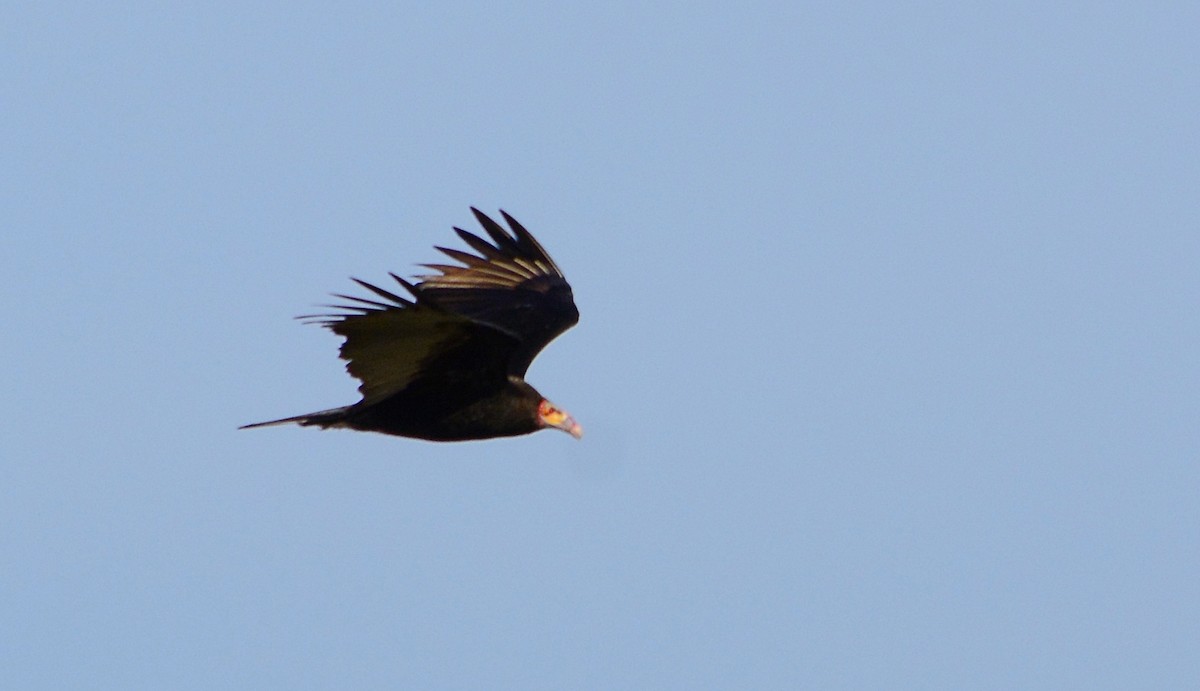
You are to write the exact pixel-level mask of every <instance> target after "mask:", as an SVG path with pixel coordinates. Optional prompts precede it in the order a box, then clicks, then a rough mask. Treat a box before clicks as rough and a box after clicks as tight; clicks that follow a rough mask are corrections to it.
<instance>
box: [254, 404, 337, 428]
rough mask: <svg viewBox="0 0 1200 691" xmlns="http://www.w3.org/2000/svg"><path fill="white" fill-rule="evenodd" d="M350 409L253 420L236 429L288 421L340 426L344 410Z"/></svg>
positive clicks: (324, 426)
mask: <svg viewBox="0 0 1200 691" xmlns="http://www.w3.org/2000/svg"><path fill="white" fill-rule="evenodd" d="M347 410H350V406H345V407H342V408H330V409H329V410H321V411H318V412H315V413H308V414H307V415H297V416H295V417H285V418H282V419H279V420H268V421H266V422H255V423H253V424H250V425H242V426H241V427H238V429H253V428H255V427H270V426H271V425H286V424H288V423H289V422H294V423H296V424H298V425H301V426H303V427H308V426H309V425H319V426H320V427H321V429H327V428H329V427H342V426H344V424H345V420H346V411H347Z"/></svg>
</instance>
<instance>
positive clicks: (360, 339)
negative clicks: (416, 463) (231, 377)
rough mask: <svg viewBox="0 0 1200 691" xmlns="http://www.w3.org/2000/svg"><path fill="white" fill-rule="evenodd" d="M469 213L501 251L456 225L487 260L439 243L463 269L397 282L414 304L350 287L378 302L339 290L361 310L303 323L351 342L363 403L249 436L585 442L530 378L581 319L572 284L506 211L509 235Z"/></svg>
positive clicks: (345, 308)
mask: <svg viewBox="0 0 1200 691" xmlns="http://www.w3.org/2000/svg"><path fill="white" fill-rule="evenodd" d="M471 211H472V212H473V213H474V214H475V217H476V218H477V219H478V220H479V222H480V224H481V225H482V226H483V228H484V230H485V231H487V233H488V235H489V236H490V237H491V239H492V243H489V242H487V241H485V240H483V239H482V238H480V237H478V236H476V235H473V234H471V233H469V232H467V231H465V230H462V229H460V228H455V231H456V232H457V233H458V235H459V236H460V237H461V238H462V239H463V240H464V241H465V242H466V243H467V244H468V245H470V246H471V248H472V249H474V250H475V251H476V252H478V253H479V254H478V255H473V254H469V253H467V252H462V251H459V250H453V249H447V248H442V247H439V248H438V249H439V250H440V251H441V252H443V253H444V254H446V255H447V256H449V257H450V258H452V259H455V260H457V261H458V262H460V263H461V266H458V265H445V264H426V265H425V266H426V267H428V268H431V269H434V270H436V271H438V272H439V273H438V274H436V275H428V276H421V277H419V279H420V280H419V282H418V283H416V284H413V283H410V282H408V281H406V280H404V279H402V278H400V277H399V276H396V275H395V274H391V276H392V278H394V279H395V280H396V282H397V283H399V285H400V286H401V287H402V288H404V290H405V291H407V292H408V293H409V295H411V298H409V297H401V296H400V295H397V294H396V293H393V292H391V291H388V290H385V289H383V288H380V287H377V286H375V285H372V284H370V283H367V282H365V281H360V280H358V279H353V280H354V281H355V282H357V283H358V284H359V285H360V286H362V287H363V288H366V289H367V290H369V291H370V292H371V293H372V294H373V297H372V298H370V299H368V298H361V297H352V296H349V295H340V294H339V295H336V297H339V298H341V299H343V300H348V301H350V302H352V303H353V304H340V305H330V307H332V308H334V309H336V310H339V311H338V312H334V313H330V314H319V315H309V316H306V317H302V319H307V320H309V321H310V322H314V323H318V324H321V325H322V326H325V327H326V328H328V329H330V330H331V331H333V332H334V333H336V334H338V335H340V336H342V337H343V338H344V339H345V340H344V341H343V343H342V347H341V351H340V354H341V357H342V359H344V360H346V363H347V364H346V369H347V371H349V373H350V374H351V375H353V376H354V377H356V378H358V379H359V380H360V381H361V385H360V386H359V392H360V393H361V394H362V400H360V401H359V402H358V403H355V404H353V405H349V406H344V407H341V408H332V409H329V410H323V411H318V412H315V413H308V414H306V415H297V416H294V417H288V418H283V419H280V420H271V421H268V422H260V423H255V424H251V425H245V426H244V427H243V429H244V428H251V427H265V426H269V425H279V424H286V423H296V424H299V425H302V426H309V425H316V426H319V427H322V428H348V429H354V430H360V431H368V432H381V433H383V434H392V435H397V436H401V437H412V438H416V439H425V440H429V441H464V440H469V439H488V438H492V437H509V436H516V435H521V434H529V433H531V432H536V431H538V430H540V429H545V428H547V427H554V428H557V429H561V430H563V431H565V432H568V433H570V434H571V435H572V436H574V437H576V438H579V437H580V436H581V435H582V428H581V427H580V426H579V425H578V423H576V422H575V421H574V419H573V418H571V416H570V415H568V414H567V413H566V412H565V411H563V410H562V409H560V408H558V407H557V406H555V405H554V404H553V403H550V402H549V401H548V400H546V399H545V398H544V397H543V396H542V395H541V394H539V393H538V392H537V390H536V389H534V388H533V387H532V386H530V385H529V384H528V383H527V382H526V381H525V380H524V375H525V371H526V370H527V369H528V367H529V364H530V363H531V362H532V361H533V359H534V358H535V357H536V356H537V354H538V353H539V352H540V351H541V350H542V348H543V347H545V345H546V344H547V343H549V342H550V341H551V340H553V339H554V338H555V337H557V336H558V335H559V334H560V333H562V332H563V331H566V330H567V329H568V328H570V327H571V326H573V325H574V324H575V323H576V322H577V321H578V320H579V312H578V310H577V309H576V307H575V302H574V297H573V295H572V292H571V287H570V285H569V284H568V283H567V281H566V279H565V278H564V277H563V275H562V272H561V271H560V270H559V269H558V266H557V265H555V263H554V261H553V260H552V259H550V257H549V255H547V254H546V251H545V250H544V249H542V247H541V245H540V244H538V242H537V240H535V239H534V238H533V236H532V235H530V234H529V231H528V230H526V229H525V228H524V227H523V226H522V225H521V224H520V223H518V222H517V221H516V220H515V219H513V218H512V217H511V216H509V215H508V214H507V213H504V212H503V211H501V212H500V213H501V214H502V215H503V216H504V219H505V220H506V221H507V222H508V225H509V227H510V228H511V230H512V234H511V235H510V234H509V232H506V231H505V230H504V228H503V227H502V226H500V225H499V224H498V223H496V222H495V221H493V220H492V219H490V218H488V217H487V216H486V215H484V214H483V213H481V212H480V211H479V210H477V209H474V208H472V209H471ZM493 243H494V244H493Z"/></svg>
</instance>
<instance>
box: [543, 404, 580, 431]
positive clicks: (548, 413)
mask: <svg viewBox="0 0 1200 691" xmlns="http://www.w3.org/2000/svg"><path fill="white" fill-rule="evenodd" d="M537 417H538V424H540V425H541V426H542V427H554V428H556V429H560V430H562V431H564V432H566V433H567V434H569V435H571V436H572V437H575V438H576V439H582V438H583V428H582V427H580V426H579V423H578V422H575V418H573V417H571V415H570V413H568V412H567V411H565V410H563V409H562V408H559V407H558V406H556V405H554V404H553V403H551V402H550V401H547V400H546V399H544V398H543V399H542V402H541V403H539V404H538V414H537Z"/></svg>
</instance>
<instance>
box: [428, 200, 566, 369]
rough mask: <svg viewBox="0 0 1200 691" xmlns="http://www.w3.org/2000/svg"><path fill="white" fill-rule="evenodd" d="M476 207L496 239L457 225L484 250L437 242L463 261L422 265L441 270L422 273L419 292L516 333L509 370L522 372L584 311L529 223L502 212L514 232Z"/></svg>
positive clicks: (448, 308)
mask: <svg viewBox="0 0 1200 691" xmlns="http://www.w3.org/2000/svg"><path fill="white" fill-rule="evenodd" d="M471 211H472V212H473V213H474V214H475V218H476V219H478V220H479V223H480V225H482V226H483V229H484V230H485V231H487V234H488V235H489V236H490V237H491V239H492V242H494V243H495V244H492V243H489V242H487V241H486V240H484V239H483V238H481V237H479V236H477V235H475V234H473V233H469V232H467V231H465V230H463V229H461V228H455V229H454V230H455V232H457V233H458V235H459V237H461V238H462V239H463V241H464V242H466V243H467V244H468V245H470V247H471V249H473V250H475V251H476V252H478V253H479V254H478V255H474V254H470V253H468V252H462V251H459V250H455V249H449V248H446V247H438V248H437V249H438V250H439V251H441V252H442V253H444V254H445V255H446V256H448V257H450V258H451V259H454V260H455V261H458V262H461V264H462V266H455V265H447V264H423V265H422V266H424V267H426V268H430V269H433V270H435V271H438V272H439V273H438V274H435V275H428V276H420V277H419V280H420V282H419V283H418V284H417V286H416V289H417V291H416V294H417V295H418V296H419V297H420V298H421V300H422V301H428V302H429V303H430V304H432V305H436V306H437V307H439V308H441V309H443V310H446V311H448V312H452V313H454V314H458V315H461V316H463V317H466V318H468V319H470V320H471V321H473V322H476V323H480V324H486V325H488V326H491V327H493V328H495V329H498V330H500V331H502V332H504V333H507V334H509V335H511V336H512V337H513V338H515V339H516V340H517V342H518V345H517V348H516V350H515V351H514V352H513V355H512V359H511V361H510V363H509V370H508V373H509V374H511V375H513V376H517V377H523V376H525V371H526V370H527V369H528V368H529V363H530V362H532V361H533V359H534V358H535V357H537V354H538V353H539V352H541V350H542V348H545V347H546V344H547V343H549V342H550V341H552V340H554V338H555V337H556V336H558V335H559V334H561V333H562V332H564V331H566V330H567V329H569V328H571V327H572V326H574V325H575V323H576V322H578V321H579V310H578V309H577V308H576V307H575V299H574V296H573V295H572V293H571V286H570V284H568V283H567V280H566V278H565V277H563V274H562V271H561V270H559V268H558V265H556V264H555V263H554V260H553V259H551V258H550V255H548V254H546V250H545V249H543V248H542V246H541V244H539V243H538V241H537V240H535V239H534V238H533V236H532V235H530V233H529V231H528V230H526V229H525V227H524V226H522V225H521V224H520V223H518V222H517V221H516V219H514V218H513V217H512V216H509V215H508V214H507V213H505V212H504V211H501V212H500V213H501V215H503V216H504V220H505V221H507V222H508V225H509V227H510V228H511V229H512V232H511V234H510V233H509V232H508V231H506V230H505V229H504V228H503V227H502V226H501V225H500V224H499V223H497V222H495V221H493V220H492V219H491V218H488V217H487V215H485V214H484V213H482V212H481V211H479V210H478V209H476V208H474V207H472V208H471Z"/></svg>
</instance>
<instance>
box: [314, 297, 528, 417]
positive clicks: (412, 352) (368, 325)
mask: <svg viewBox="0 0 1200 691" xmlns="http://www.w3.org/2000/svg"><path fill="white" fill-rule="evenodd" d="M392 277H393V278H395V279H396V280H397V281H398V282H399V283H400V284H401V285H402V286H404V287H405V288H406V289H408V291H409V292H411V293H413V295H414V296H416V297H417V300H415V301H414V300H410V299H408V298H404V297H401V296H399V295H396V294H395V293H392V292H389V291H387V290H384V289H383V288H379V287H377V286H374V285H371V284H370V283H367V282H365V281H360V280H358V279H353V280H354V281H355V282H356V283H358V284H359V285H361V286H362V287H364V288H366V289H367V290H369V291H371V292H372V293H374V294H375V295H376V296H377V297H378V298H379V299H378V300H370V299H366V298H359V297H353V296H350V295H340V294H337V295H335V297H338V298H342V299H344V300H349V301H351V303H353V304H341V305H329V307H331V308H333V309H337V310H342V311H341V312H338V313H333V314H317V315H306V316H304V317H301V319H306V320H308V321H309V322H310V323H317V324H320V325H322V326H325V327H326V328H328V329H329V330H330V331H333V332H334V333H336V334H338V335H339V336H342V337H344V338H345V341H344V342H343V343H342V347H341V350H340V354H341V357H342V359H343V360H345V361H346V371H348V372H349V373H350V374H351V375H352V376H353V377H355V378H356V379H358V380H359V381H361V382H362V384H361V385H360V386H359V387H358V390H359V392H360V393H361V394H362V397H363V403H367V404H370V403H374V402H377V401H380V400H382V399H384V398H387V397H389V396H391V395H393V394H396V393H398V392H400V391H403V390H404V389H405V388H407V387H408V386H409V385H411V384H412V383H414V382H416V381H417V380H419V379H422V378H436V379H438V380H440V381H441V382H443V383H452V382H455V381H472V382H479V381H480V380H486V379H492V380H495V381H496V382H497V383H499V382H502V381H503V380H504V378H505V377H506V376H507V371H508V367H509V363H510V362H511V360H512V357H513V354H514V353H515V352H516V351H517V349H518V342H517V340H516V339H515V338H513V337H512V336H510V335H508V334H506V333H504V332H502V331H499V330H497V329H494V328H492V327H490V326H488V325H486V324H480V323H476V322H473V321H471V320H470V319H468V318H466V317H464V316H462V315H459V314H455V313H453V312H447V311H445V310H442V309H439V308H437V307H434V306H430V305H426V304H423V302H422V300H421V299H420V296H419V295H417V293H416V292H415V291H416V289H415V288H414V287H413V286H412V285H411V284H410V283H408V282H407V281H405V280H404V279H402V278H400V277H398V276H396V275H395V274H392Z"/></svg>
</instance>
